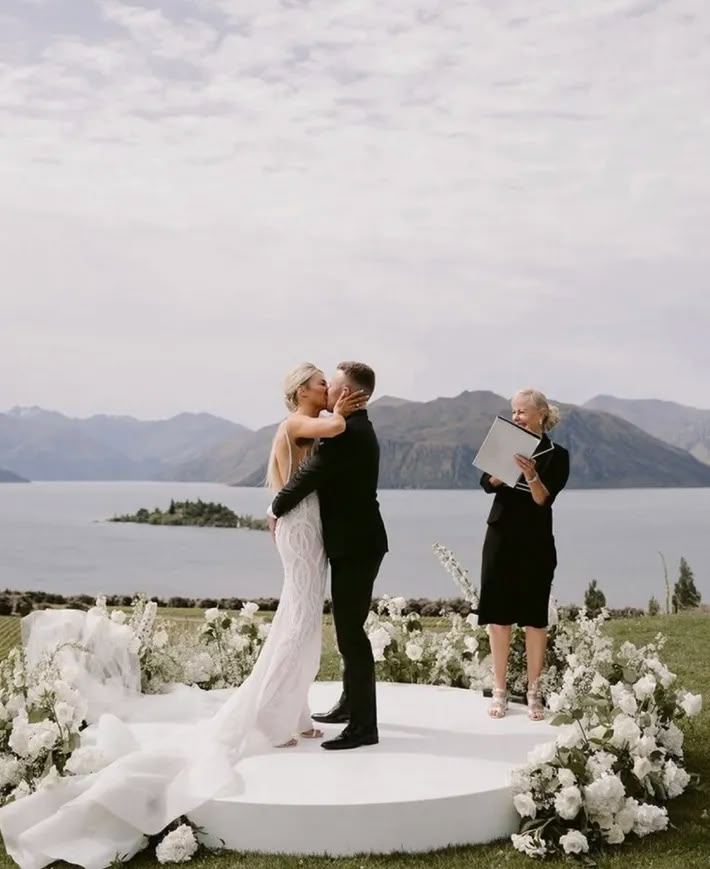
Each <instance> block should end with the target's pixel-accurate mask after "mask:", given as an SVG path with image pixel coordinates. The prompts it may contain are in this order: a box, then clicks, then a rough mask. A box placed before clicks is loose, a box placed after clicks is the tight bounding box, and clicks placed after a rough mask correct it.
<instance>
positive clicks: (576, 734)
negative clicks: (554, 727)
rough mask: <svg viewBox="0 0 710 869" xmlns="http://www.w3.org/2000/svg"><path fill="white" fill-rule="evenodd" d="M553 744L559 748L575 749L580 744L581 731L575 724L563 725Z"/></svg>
mask: <svg viewBox="0 0 710 869" xmlns="http://www.w3.org/2000/svg"><path fill="white" fill-rule="evenodd" d="M557 732H558V736H557V739H556V740H555V742H556V743H557V745H558V746H559V747H560V748H576V747H577V746H578V745H580V744H581V743H582V731H581V730H580V729H579V727H578V726H577V725H576V724H563V725H562V726H561V727H560V728H559V729H558V731H557Z"/></svg>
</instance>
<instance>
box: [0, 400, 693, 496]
mask: <svg viewBox="0 0 710 869" xmlns="http://www.w3.org/2000/svg"><path fill="white" fill-rule="evenodd" d="M649 404H651V405H653V407H651V408H647V407H646V405H649ZM612 405H613V406H612ZM638 405H644V407H643V408H639V407H638ZM656 405H659V406H660V407H661V408H662V409H663V413H661V411H660V409H656V412H654V409H655V408H656ZM561 409H562V422H561V423H560V425H559V426H558V427H557V428H556V429H555V430H554V432H553V440H555V441H556V442H558V443H560V444H562V445H564V446H566V447H567V448H568V449H569V450H570V452H571V458H572V471H571V476H570V483H569V485H570V487H573V488H629V487H663V486H669V487H670V486H678V487H684V486H710V463H708V464H706V463H704V462H703V461H700V458H702V457H703V456H704V455H705V454H704V453H703V451H702V444H703V443H704V444H705V445H706V448H707V446H708V444H707V440H704V438H707V435H703V431H704V430H703V428H702V419H703V418H702V414H707V415H708V416H710V411H696V410H695V409H693V408H686V407H683V406H682V405H673V404H671V403H669V402H657V403H653V402H626V401H624V400H622V399H615V398H611V397H610V396H599V397H598V398H595V399H593V400H592V401H591V402H588V403H587V405H585V406H582V407H579V406H575V405H561ZM509 412H510V405H509V402H508V400H507V399H506V398H504V397H503V396H500V395H496V394H495V393H493V392H462V393H461V394H460V395H457V396H455V397H451V398H437V399H434V400H433V401H425V402H419V401H407V400H406V399H401V398H394V397H392V396H385V397H383V398H380V399H379V400H378V401H375V402H373V404H372V405H371V407H370V416H371V418H372V421H373V423H374V425H375V428H376V430H377V433H378V436H379V439H380V445H381V448H382V462H381V474H380V485H381V487H382V488H394V489H404V488H412V489H415V488H421V489H452V488H454V489H458V488H471V487H474V486H476V485H477V484H478V478H479V472H478V471H477V470H476V469H475V468H474V467H473V466H472V464H471V462H472V460H473V458H474V456H475V454H476V451H477V450H478V447H479V446H480V444H481V442H482V441H483V438H484V436H485V434H486V432H487V430H488V427H489V426H490V423H491V421H492V419H493V417H494V416H496V414H500V415H502V416H508V415H509ZM632 413H635V414H636V417H635V418H633V419H632V418H631V415H632ZM661 419H662V420H663V427H662V429H661V428H659V426H660V425H661V424H660V422H659V420H661ZM673 420H675V423H674V422H673ZM689 420H690V422H689ZM691 422H692V433H689V431H688V429H689V427H690V424H691ZM644 429H646V430H644ZM652 429H653V430H652ZM275 430H276V425H270V426H266V427H264V428H261V429H259V430H257V431H252V430H250V429H248V428H246V427H245V426H241V425H238V424H236V423H233V422H230V421H229V420H226V419H222V418H220V417H215V416H211V415H210V414H202V413H200V414H192V413H183V414H179V415H178V416H175V417H172V418H171V419H168V420H157V421H142V420H137V419H134V418H133V417H126V416H93V417H90V418H89V419H72V418H70V417H67V416H64V415H63V414H60V413H56V412H53V411H46V410H42V409H41V408H14V409H13V410H11V411H9V412H8V413H5V414H0V467H3V468H6V469H8V470H9V471H11V472H13V473H15V474H18V475H21V476H23V477H29V478H31V479H35V480H128V479H134V480H135V479H153V480H186V481H207V482H222V483H231V484H234V485H241V486H259V485H262V483H263V480H264V476H265V473H266V460H267V457H268V454H269V447H270V444H271V440H272V438H273V435H274V431H275ZM683 432H685V433H686V434H685V435H683ZM683 436H685V437H686V438H687V439H686V440H685V441H683V442H681V441H680V440H679V439H680V438H681V437H683ZM691 449H692V450H693V452H694V455H691V453H690V451H689V450H691ZM709 460H710V457H709Z"/></svg>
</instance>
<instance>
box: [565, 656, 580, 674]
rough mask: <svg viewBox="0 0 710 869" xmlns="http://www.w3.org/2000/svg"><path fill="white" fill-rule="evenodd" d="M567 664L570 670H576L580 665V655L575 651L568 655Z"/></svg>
mask: <svg viewBox="0 0 710 869" xmlns="http://www.w3.org/2000/svg"><path fill="white" fill-rule="evenodd" d="M567 666H568V667H569V668H570V670H576V669H577V667H579V657H578V656H577V655H576V654H574V653H573V652H572V653H570V654H569V655H567Z"/></svg>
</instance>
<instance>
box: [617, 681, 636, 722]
mask: <svg viewBox="0 0 710 869" xmlns="http://www.w3.org/2000/svg"><path fill="white" fill-rule="evenodd" d="M611 699H612V702H613V703H614V706H616V707H617V708H618V709H620V710H621V711H622V712H624V713H626V715H635V713H636V710H637V709H638V704H637V703H636V699H635V697H634V695H633V694H632V693H631V691H629V689H628V688H627V687H626V686H625V685H624V683H623V682H617V683H616V685H612V686H611Z"/></svg>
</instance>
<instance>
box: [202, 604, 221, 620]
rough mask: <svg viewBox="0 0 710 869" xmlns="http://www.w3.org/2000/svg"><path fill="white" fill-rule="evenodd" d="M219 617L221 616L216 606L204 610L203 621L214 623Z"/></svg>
mask: <svg viewBox="0 0 710 869" xmlns="http://www.w3.org/2000/svg"><path fill="white" fill-rule="evenodd" d="M220 615H221V612H220V609H219V607H217V606H213V607H210V609H208V610H205V621H206V622H216V621H217V619H218V618H219V617H220Z"/></svg>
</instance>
